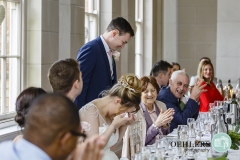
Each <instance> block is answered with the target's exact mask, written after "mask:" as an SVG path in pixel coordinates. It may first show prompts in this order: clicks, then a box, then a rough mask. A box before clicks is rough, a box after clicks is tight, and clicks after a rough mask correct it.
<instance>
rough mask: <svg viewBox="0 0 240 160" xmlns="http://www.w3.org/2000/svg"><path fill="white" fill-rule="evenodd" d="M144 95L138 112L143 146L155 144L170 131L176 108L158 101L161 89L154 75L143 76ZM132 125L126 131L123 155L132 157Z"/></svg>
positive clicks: (137, 119)
mask: <svg viewBox="0 0 240 160" xmlns="http://www.w3.org/2000/svg"><path fill="white" fill-rule="evenodd" d="M140 80H141V84H142V95H141V104H140V110H139V111H138V112H137V114H136V121H140V122H141V126H142V127H140V128H141V132H142V133H141V136H140V137H141V141H142V146H147V145H151V144H154V143H155V141H156V140H157V139H161V138H162V137H163V135H166V134H168V133H169V123H170V122H171V120H172V119H173V114H174V110H173V109H172V108H170V109H168V110H167V108H166V105H165V104H164V103H162V102H160V101H157V100H156V98H157V95H158V92H159V90H160V88H159V86H158V84H157V81H156V79H155V78H154V77H146V76H144V77H142V78H141V79H140ZM129 130H130V127H129V128H128V130H127V132H126V133H125V137H124V142H123V143H124V144H123V152H122V157H130V155H131V153H129V152H131V149H129V143H130V139H131V137H130V134H129V133H130V131H129Z"/></svg>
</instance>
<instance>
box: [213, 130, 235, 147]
mask: <svg viewBox="0 0 240 160" xmlns="http://www.w3.org/2000/svg"><path fill="white" fill-rule="evenodd" d="M231 144H232V140H231V138H230V137H229V135H228V134H226V133H218V134H215V135H214V136H213V139H212V148H213V149H214V150H215V151H217V152H226V151H227V150H228V149H229V148H230V147H231Z"/></svg>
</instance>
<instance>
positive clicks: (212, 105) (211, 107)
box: [209, 103, 215, 113]
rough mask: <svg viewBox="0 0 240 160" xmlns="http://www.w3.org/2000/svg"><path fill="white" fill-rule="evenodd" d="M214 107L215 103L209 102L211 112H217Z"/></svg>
mask: <svg viewBox="0 0 240 160" xmlns="http://www.w3.org/2000/svg"><path fill="white" fill-rule="evenodd" d="M214 107H215V105H214V103H209V111H210V112H211V113H214V112H215V111H214Z"/></svg>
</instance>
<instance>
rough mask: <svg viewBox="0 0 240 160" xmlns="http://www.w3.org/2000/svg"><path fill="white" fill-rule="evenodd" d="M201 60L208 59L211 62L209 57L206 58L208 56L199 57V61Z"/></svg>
mask: <svg viewBox="0 0 240 160" xmlns="http://www.w3.org/2000/svg"><path fill="white" fill-rule="evenodd" d="M202 60H208V61H210V62H211V59H210V58H208V57H202V58H200V61H199V62H201V61H202Z"/></svg>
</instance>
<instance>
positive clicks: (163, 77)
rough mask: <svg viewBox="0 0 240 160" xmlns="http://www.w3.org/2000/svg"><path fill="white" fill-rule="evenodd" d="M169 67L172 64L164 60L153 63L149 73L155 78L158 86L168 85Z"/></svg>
mask: <svg viewBox="0 0 240 160" xmlns="http://www.w3.org/2000/svg"><path fill="white" fill-rule="evenodd" d="M171 68H172V65H171V64H170V63H168V62H167V61H164V60H160V61H158V62H156V63H155V64H154V65H153V68H152V70H151V73H150V75H151V76H154V77H155V78H156V80H157V83H158V85H159V87H160V88H161V87H165V86H167V85H168V81H169V79H170V77H171Z"/></svg>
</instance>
